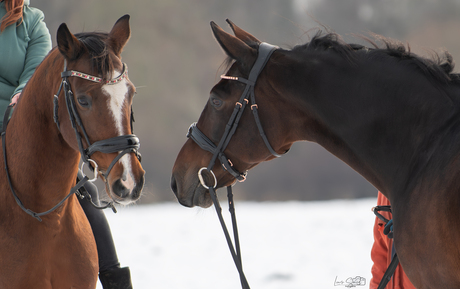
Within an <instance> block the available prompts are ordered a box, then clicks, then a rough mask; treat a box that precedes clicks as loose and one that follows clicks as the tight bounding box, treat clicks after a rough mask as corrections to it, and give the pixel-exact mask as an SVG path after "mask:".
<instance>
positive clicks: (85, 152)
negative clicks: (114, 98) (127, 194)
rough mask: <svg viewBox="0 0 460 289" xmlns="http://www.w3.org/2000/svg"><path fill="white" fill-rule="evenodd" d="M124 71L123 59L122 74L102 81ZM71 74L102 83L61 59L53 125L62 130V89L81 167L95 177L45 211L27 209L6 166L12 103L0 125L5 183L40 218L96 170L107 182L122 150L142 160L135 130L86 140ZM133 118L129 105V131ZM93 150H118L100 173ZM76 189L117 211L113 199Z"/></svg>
mask: <svg viewBox="0 0 460 289" xmlns="http://www.w3.org/2000/svg"><path fill="white" fill-rule="evenodd" d="M127 75H128V69H127V66H126V64H124V63H123V72H122V73H121V75H120V76H118V77H117V78H114V79H111V80H107V81H106V82H105V84H107V85H113V84H116V83H118V82H120V81H121V80H123V79H124V78H126V77H127ZM72 76H73V77H79V78H83V79H86V80H90V81H93V82H98V83H102V82H103V80H102V78H100V77H96V76H92V75H89V74H85V73H82V72H78V71H74V70H67V64H66V61H65V60H64V71H63V72H62V73H61V78H62V81H61V84H60V85H59V89H58V92H57V93H56V94H55V95H54V101H53V103H54V110H53V111H54V116H53V118H54V122H55V123H56V125H57V127H58V130H59V131H61V128H60V123H59V117H58V112H59V105H58V102H59V95H60V94H61V90H64V96H65V100H66V106H67V111H68V113H69V118H70V122H71V125H72V128H73V129H74V131H75V134H76V138H77V142H78V147H79V151H80V155H81V158H82V161H83V163H82V167H81V170H82V171H83V166H84V165H85V164H87V165H88V166H89V168H90V170H91V171H93V172H94V177H93V178H92V179H89V178H88V176H84V177H83V178H82V179H80V180H79V181H78V183H77V184H76V185H75V186H74V187H73V188H72V189H71V190H70V193H69V194H68V195H67V196H65V197H64V199H62V200H61V201H60V202H59V203H58V204H56V205H55V206H54V207H52V208H51V209H49V210H47V211H45V212H41V213H37V212H34V211H32V210H30V209H27V208H25V206H24V205H23V203H22V202H21V200H20V199H19V197H18V196H17V194H16V192H15V190H14V188H13V184H12V181H11V177H10V174H9V170H8V162H7V158H6V127H7V124H8V121H9V116H10V113H11V110H12V108H13V107H14V104H13V105H9V106H8V108H7V110H6V112H5V115H4V118H3V128H2V133H1V136H2V147H3V158H4V164H5V170H6V175H7V179H8V184H9V186H10V190H11V192H12V194H13V196H14V199H15V200H16V203H17V204H18V205H19V207H20V208H21V209H22V210H23V211H24V212H26V213H27V214H29V215H31V216H32V217H34V218H36V219H37V220H38V221H40V222H41V221H42V219H41V218H40V217H41V216H44V215H47V214H49V213H51V212H52V211H54V210H56V209H57V208H58V207H60V206H61V205H62V204H63V203H64V202H65V201H66V200H67V199H68V198H69V197H70V196H71V195H73V194H74V193H77V192H78V191H79V189H80V188H81V187H82V186H83V185H84V184H85V183H86V182H87V181H90V182H94V181H95V180H96V179H97V177H98V174H100V175H101V176H102V177H103V179H104V180H105V182H107V177H108V175H109V173H110V171H111V170H112V168H113V166H114V165H115V164H116V163H117V162H118V160H119V159H120V158H121V157H123V156H124V155H125V154H127V153H134V154H135V155H136V157H137V158H138V159H139V161H140V160H141V155H140V153H139V152H138V149H139V146H140V142H139V139H138V138H137V136H136V135H134V134H128V135H122V136H117V137H113V138H109V139H105V140H101V141H96V142H94V143H93V144H91V142H90V141H89V137H88V134H87V133H86V130H85V128H84V126H83V122H82V121H81V118H80V115H79V114H78V111H77V107H76V104H75V99H74V97H73V93H72V90H71V87H70V84H69V82H68V77H72ZM133 122H134V116H133V111H132V108H131V131H133ZM79 129H80V131H81V132H82V134H83V136H84V138H85V141H86V143H87V145H88V147H87V148H86V149H85V148H84V147H83V139H82V136H81V134H80V132H79ZM95 152H101V153H106V154H108V153H116V152H119V154H118V155H117V156H116V157H115V158H114V159H113V160H112V162H111V164H110V165H109V167H108V169H107V170H106V172H105V173H102V172H101V171H98V165H97V163H96V161H94V160H92V159H91V155H92V154H93V153H95ZM78 193H79V195H80V197H81V198H85V197H86V198H87V199H88V201H90V203H91V204H92V205H93V206H94V207H96V208H98V209H105V208H107V207H111V208H112V210H113V211H114V212H115V213H116V209H115V207H114V205H113V201H110V202H107V203H105V204H103V205H102V206H98V205H96V204H95V203H94V202H93V201H92V199H91V195H89V193H87V192H86V190H82V191H81V192H78Z"/></svg>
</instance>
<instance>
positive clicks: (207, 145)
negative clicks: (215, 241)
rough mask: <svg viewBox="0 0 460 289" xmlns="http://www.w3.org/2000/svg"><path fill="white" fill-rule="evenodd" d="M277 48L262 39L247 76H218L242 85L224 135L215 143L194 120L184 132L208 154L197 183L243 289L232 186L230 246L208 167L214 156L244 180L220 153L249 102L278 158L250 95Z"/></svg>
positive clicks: (267, 143)
mask: <svg viewBox="0 0 460 289" xmlns="http://www.w3.org/2000/svg"><path fill="white" fill-rule="evenodd" d="M277 48H278V47H276V46H273V45H271V44H268V43H264V42H262V43H261V44H260V45H259V50H258V52H259V53H258V56H257V59H256V62H255V63H254V65H253V67H252V69H251V71H250V73H249V77H248V78H247V79H245V78H242V77H235V76H226V75H223V76H221V78H222V79H228V80H235V81H239V82H242V83H244V84H245V85H246V87H245V88H244V91H243V93H242V95H241V97H240V99H239V101H238V102H236V104H235V108H234V109H233V112H232V114H231V116H230V119H229V121H228V123H227V125H226V126H225V131H224V134H223V136H222V138H221V139H220V141H219V143H218V145H217V146H216V145H215V144H214V143H213V142H212V141H211V140H210V139H209V138H208V137H207V136H206V135H205V134H204V133H203V132H202V131H200V130H199V129H198V128H197V126H196V122H195V123H192V125H190V127H189V129H188V133H187V137H188V138H191V139H192V140H193V141H194V142H195V143H196V144H198V145H199V146H200V147H201V148H202V149H203V150H206V151H209V152H211V153H212V158H211V161H210V162H209V165H208V166H207V167H203V168H201V169H200V170H199V171H198V178H199V180H200V183H201V185H202V186H203V187H204V188H206V189H208V190H209V194H210V196H211V199H212V201H213V203H214V207H215V209H216V212H217V216H218V217H219V221H220V223H221V226H222V229H223V231H224V234H225V237H226V239H227V244H228V246H229V249H230V252H231V254H232V257H233V261H234V262H235V265H236V267H237V269H238V273H239V275H240V281H241V286H242V288H244V289H249V284H248V282H247V280H246V277H245V275H244V272H243V265H242V261H241V252H240V245H239V237H238V228H237V223H236V215H235V208H234V202H233V193H232V187H231V185H230V186H228V187H227V197H228V203H229V210H230V213H231V217H232V225H233V237H234V240H235V246H233V243H232V240H231V238H230V235H229V233H228V230H227V226H226V225H225V222H224V219H223V217H222V208H221V207H220V204H219V201H218V199H217V194H216V191H215V188H216V187H217V179H216V176H215V174H214V172H213V171H212V168H213V167H214V165H215V163H216V160H217V159H218V160H219V161H220V163H221V164H222V167H223V168H224V169H225V170H226V171H227V172H229V173H230V174H231V175H232V176H233V177H235V178H236V179H237V180H238V181H240V182H242V181H244V180H245V179H246V175H247V171H245V172H239V171H238V170H237V169H235V168H234V166H233V164H232V162H231V161H230V159H229V158H227V156H226V155H225V154H224V150H225V149H226V147H227V145H228V144H229V142H230V139H231V138H232V136H233V135H234V134H235V131H236V128H237V127H238V124H239V121H240V118H241V116H242V114H243V111H244V109H245V108H246V106H247V105H248V104H249V102H251V106H250V107H251V110H252V113H253V115H254V120H255V122H256V124H257V128H258V130H259V133H260V136H261V137H262V139H263V141H264V143H265V145H266V147H267V148H268V150H269V151H270V153H271V154H272V155H274V156H275V157H280V155H279V154H277V153H276V152H275V150H274V149H273V148H272V146H271V145H270V143H269V141H268V139H267V136H266V135H265V133H264V130H263V128H262V124H261V122H260V119H259V114H258V106H257V103H256V100H255V95H254V87H255V85H256V81H257V78H258V77H259V74H260V73H261V71H262V69H263V68H264V67H265V65H266V64H267V62H268V60H269V59H270V56H271V55H272V53H273V52H274V51H275V50H276V49H277ZM203 171H208V172H209V173H211V175H212V176H213V178H214V185H207V184H206V183H205V180H204V178H203V175H202V172H203Z"/></svg>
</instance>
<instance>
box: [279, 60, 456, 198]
mask: <svg viewBox="0 0 460 289" xmlns="http://www.w3.org/2000/svg"><path fill="white" fill-rule="evenodd" d="M324 57H329V56H328V55H327V54H326V53H325V54H324ZM395 65H396V64H395ZM300 67H301V69H295V70H294V69H293V70H294V71H297V72H298V71H303V72H304V73H300V74H297V75H292V74H291V75H289V73H286V71H280V72H279V74H280V77H281V78H284V79H285V80H288V79H289V81H290V82H288V83H291V85H290V87H289V88H288V87H286V88H285V89H284V91H287V92H288V93H287V95H286V96H285V97H284V98H286V99H291V100H290V102H291V106H293V107H295V108H296V109H297V110H300V111H301V113H302V115H303V121H297V122H296V123H298V124H300V126H297V128H295V129H293V130H292V131H293V132H295V133H297V137H298V140H309V141H314V142H317V143H318V144H320V145H321V146H323V147H324V148H326V149H327V150H328V151H330V152H331V153H332V154H334V155H336V156H337V157H339V158H340V159H341V160H343V161H344V162H345V163H347V164H348V165H350V166H351V167H352V168H353V169H355V170H356V171H357V172H358V173H360V174H361V175H362V176H364V177H365V178H366V179H367V180H368V181H369V182H371V183H372V184H373V185H374V186H375V187H376V188H378V189H379V190H380V191H382V192H383V193H384V194H386V195H387V197H391V195H392V194H393V193H394V192H399V191H404V190H407V189H408V187H409V186H414V184H415V182H416V181H417V180H418V179H419V178H420V177H421V176H422V175H423V172H422V171H423V170H424V169H425V167H426V166H427V163H428V162H429V161H430V159H431V157H432V156H433V155H434V154H435V152H436V150H437V149H439V147H438V143H437V135H439V134H440V133H441V132H443V131H445V130H446V129H447V128H448V127H449V125H451V124H452V123H453V119H454V115H455V114H456V109H455V108H454V106H453V103H452V100H451V99H450V98H448V97H446V93H445V92H442V91H440V90H439V89H438V88H437V87H436V86H433V84H432V83H431V82H430V81H427V78H426V77H424V76H422V75H421V74H420V73H415V72H414V71H413V70H411V69H409V68H407V67H404V68H402V67H389V66H388V65H384V63H376V64H372V63H370V64H368V65H367V66H366V65H364V64H363V63H359V64H355V65H353V64H350V63H349V62H348V61H347V60H344V59H343V58H340V57H338V56H336V55H334V56H333V57H332V59H331V58H325V59H321V58H320V55H315V58H313V59H309V60H307V61H305V62H304V63H302V64H301V65H300ZM283 73H284V74H285V75H284V76H282V75H281V74H283ZM293 80H294V82H295V85H292V81H293ZM280 85H281V84H280ZM294 87H295V88H294ZM279 90H280V91H282V90H283V89H279Z"/></svg>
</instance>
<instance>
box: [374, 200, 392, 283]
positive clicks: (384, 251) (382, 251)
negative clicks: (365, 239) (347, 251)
mask: <svg viewBox="0 0 460 289" xmlns="http://www.w3.org/2000/svg"><path fill="white" fill-rule="evenodd" d="M377 205H379V206H388V205H390V202H389V201H388V199H387V198H386V197H385V196H383V195H382V193H380V192H379V194H378V197H377ZM385 217H386V218H388V217H389V216H385ZM383 226H384V222H383V221H381V220H380V219H379V218H377V217H376V218H375V223H374V230H373V232H374V244H373V246H372V250H371V259H372V262H373V265H372V269H371V273H372V279H371V281H370V284H369V288H370V289H376V288H377V287H378V286H379V284H380V281H381V280H382V277H383V274H385V271H386V270H387V267H388V256H389V248H390V240H389V239H388V237H386V236H383V232H382V231H381V230H382V229H383Z"/></svg>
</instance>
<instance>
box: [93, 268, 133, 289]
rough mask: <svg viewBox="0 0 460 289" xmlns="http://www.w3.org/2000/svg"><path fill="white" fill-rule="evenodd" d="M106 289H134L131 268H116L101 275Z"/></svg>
mask: <svg viewBox="0 0 460 289" xmlns="http://www.w3.org/2000/svg"><path fill="white" fill-rule="evenodd" d="M99 280H100V281H101V284H102V288H104V289H133V285H132V284H131V273H130V271H129V267H123V268H114V269H110V270H107V271H104V272H101V273H99Z"/></svg>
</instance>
